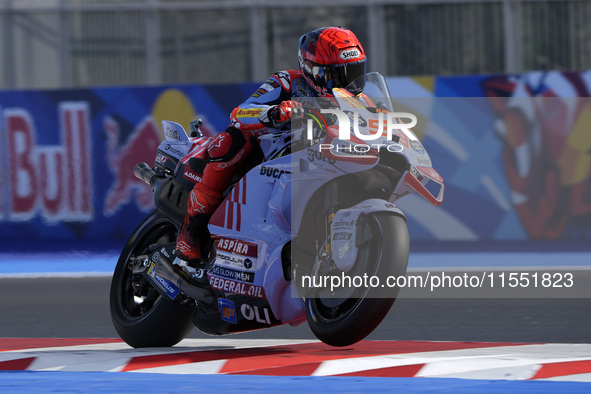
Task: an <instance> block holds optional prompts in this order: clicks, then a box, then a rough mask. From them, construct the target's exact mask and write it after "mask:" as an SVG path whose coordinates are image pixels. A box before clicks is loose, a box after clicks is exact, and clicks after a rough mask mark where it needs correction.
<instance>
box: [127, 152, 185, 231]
mask: <svg viewBox="0 0 591 394" xmlns="http://www.w3.org/2000/svg"><path fill="white" fill-rule="evenodd" d="M133 174H134V175H135V176H136V178H138V179H140V180H141V181H144V182H145V183H147V184H148V185H150V187H151V188H152V190H154V205H155V206H156V207H157V208H158V209H159V210H161V211H162V212H164V214H166V215H167V216H168V217H169V218H170V219H172V220H173V221H175V222H176V223H179V224H182V223H183V221H184V220H185V215H186V213H187V201H188V200H189V191H188V190H186V189H185V188H184V187H183V186H182V185H181V184H180V183H178V181H177V180H176V179H174V177H172V176H160V175H158V174H156V172H155V171H154V170H153V169H152V168H151V167H150V166H149V165H148V164H146V163H143V162H142V163H138V164H136V165H135V167H134V169H133Z"/></svg>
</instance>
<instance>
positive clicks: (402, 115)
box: [307, 108, 418, 153]
mask: <svg viewBox="0 0 591 394" xmlns="http://www.w3.org/2000/svg"><path fill="white" fill-rule="evenodd" d="M320 113H322V114H332V115H335V116H336V117H337V120H338V124H339V134H338V139H339V140H340V141H351V131H353V135H354V136H355V137H356V138H357V139H359V140H361V141H363V142H365V144H347V145H346V146H339V145H334V144H320V151H322V150H323V149H326V150H333V151H334V150H336V151H337V152H338V151H339V150H340V151H349V152H350V153H353V152H357V153H363V152H367V151H368V150H369V149H370V148H376V149H379V148H381V147H383V148H386V149H387V150H388V151H391V152H400V151H402V149H403V147H402V145H400V144H397V143H396V141H398V140H400V137H401V135H402V136H403V138H404V139H409V140H418V139H417V137H416V136H415V135H414V133H413V132H412V131H411V130H410V129H411V128H413V127H415V126H416V125H417V117H416V116H415V115H413V114H411V113H409V112H385V113H384V112H379V113H377V114H376V118H375V119H369V121H366V120H365V119H363V118H362V117H361V116H360V115H359V114H358V113H354V114H351V112H350V111H347V112H344V111H341V110H338V109H333V108H331V109H321V110H320ZM403 119H409V120H410V122H408V123H403V122H402V120H403ZM351 123H352V124H351ZM360 126H361V128H360ZM307 138H308V139H309V140H310V141H312V140H313V139H314V130H313V122H312V120H311V119H308V122H307ZM394 138H396V141H394ZM379 139H382V142H381V143H379V141H377V140H379ZM384 140H385V141H384ZM372 141H373V142H374V143H368V142H372Z"/></svg>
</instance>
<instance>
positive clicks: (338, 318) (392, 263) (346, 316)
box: [306, 213, 410, 346]
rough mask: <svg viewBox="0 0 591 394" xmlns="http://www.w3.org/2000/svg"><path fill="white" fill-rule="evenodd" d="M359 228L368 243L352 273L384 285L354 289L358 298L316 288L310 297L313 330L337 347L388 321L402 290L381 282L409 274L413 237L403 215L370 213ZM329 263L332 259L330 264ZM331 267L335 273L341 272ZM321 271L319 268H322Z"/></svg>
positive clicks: (308, 310)
mask: <svg viewBox="0 0 591 394" xmlns="http://www.w3.org/2000/svg"><path fill="white" fill-rule="evenodd" d="M357 232H362V234H363V238H364V239H365V240H367V242H364V243H361V244H360V245H359V246H358V254H357V259H356V261H355V265H354V267H353V269H352V270H351V271H350V272H347V275H349V277H351V275H355V277H360V276H363V275H364V274H367V276H368V277H372V276H375V277H377V278H379V281H380V283H381V284H380V285H378V287H377V288H372V287H371V286H367V287H366V288H357V289H354V292H353V294H354V295H355V296H354V297H349V298H338V293H337V296H336V297H335V296H334V293H333V296H331V295H330V294H329V292H328V291H327V290H326V289H319V290H317V291H313V292H312V293H313V296H311V297H308V298H306V317H307V320H308V325H309V326H310V329H311V330H312V332H313V333H314V335H315V336H316V337H317V338H318V339H320V340H321V341H322V342H324V343H326V344H328V345H332V346H348V345H351V344H353V343H356V342H358V341H360V340H362V339H363V338H365V337H366V336H367V335H369V334H370V333H371V332H372V331H373V330H374V329H375V328H376V327H377V326H378V325H379V324H380V322H381V321H382V320H383V319H384V317H385V316H386V314H387V313H388V311H389V310H390V308H391V307H392V305H393V304H394V301H395V300H396V296H397V294H398V289H395V288H392V289H388V290H389V292H384V288H383V287H382V286H381V285H382V284H385V283H386V280H387V278H388V277H389V276H397V277H398V276H402V275H405V274H406V267H407V264H408V256H409V248H410V241H409V236H408V229H407V227H406V221H405V220H404V219H403V218H402V217H400V216H397V215H393V214H388V213H376V214H372V215H368V216H366V217H365V219H364V220H362V221H359V223H358V227H357ZM328 265H330V262H327V263H325V266H328ZM332 265H333V267H332V269H333V271H332V273H333V274H336V273H335V271H334V264H332ZM322 271H323V269H322V267H320V269H319V271H318V272H320V273H321V272H322ZM339 272H340V271H339ZM341 274H342V273H341ZM373 283H377V281H376V282H372V284H373ZM353 284H355V281H353Z"/></svg>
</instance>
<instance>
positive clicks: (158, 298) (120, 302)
mask: <svg viewBox="0 0 591 394" xmlns="http://www.w3.org/2000/svg"><path fill="white" fill-rule="evenodd" d="M177 233H178V227H177V225H176V224H175V223H174V222H172V221H171V220H170V219H169V218H168V217H166V216H165V215H164V214H162V213H161V212H160V211H158V210H155V211H153V212H152V213H151V214H150V215H149V216H148V217H147V218H146V219H144V221H143V222H142V223H141V224H140V225H139V226H138V228H137V229H136V230H135V231H134V233H133V234H132V236H131V237H130V239H129V241H127V244H126V245H125V247H124V248H123V251H122V252H121V256H120V257H119V260H118V262H117V266H116V268H115V272H114V274H113V279H112V281H111V292H110V307H111V319H112V320H113V325H114V326H115V329H116V330H117V333H119V336H120V337H121V339H123V340H124V341H125V342H126V343H127V344H128V345H130V346H132V347H136V348H137V347H168V346H173V345H175V344H176V343H178V342H180V341H181V340H182V339H183V338H185V336H187V335H188V334H189V332H191V330H192V329H193V327H194V326H193V315H194V314H195V308H194V307H193V306H192V305H191V304H187V305H182V304H179V303H177V302H173V301H171V300H170V299H168V298H166V297H163V296H162V295H161V294H160V293H158V291H157V290H156V289H154V288H153V287H152V286H151V285H150V284H149V282H148V281H147V280H146V279H144V278H143V277H142V275H141V274H137V273H133V272H132V270H131V269H130V267H129V261H130V259H131V258H133V257H135V256H140V255H143V254H147V253H148V248H150V249H152V248H154V247H155V246H156V245H166V244H170V243H172V242H174V241H175V239H176V235H177ZM152 250H153V249H152Z"/></svg>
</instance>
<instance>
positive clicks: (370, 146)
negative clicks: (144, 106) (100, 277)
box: [110, 73, 444, 347]
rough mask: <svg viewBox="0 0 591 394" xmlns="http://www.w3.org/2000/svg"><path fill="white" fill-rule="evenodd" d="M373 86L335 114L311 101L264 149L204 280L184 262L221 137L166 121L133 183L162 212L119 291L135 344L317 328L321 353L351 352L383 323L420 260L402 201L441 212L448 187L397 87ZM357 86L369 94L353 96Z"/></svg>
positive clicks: (349, 97) (222, 216)
mask: <svg viewBox="0 0 591 394" xmlns="http://www.w3.org/2000/svg"><path fill="white" fill-rule="evenodd" d="M362 82H363V84H362V85H360V81H355V82H353V84H352V86H351V87H347V88H346V89H336V88H335V89H333V94H334V98H331V99H328V100H327V101H328V105H327V106H323V105H324V104H322V103H321V105H319V104H318V102H317V101H315V100H311V99H310V100H306V99H302V108H303V109H304V110H303V111H301V112H303V114H300V115H301V116H294V120H293V121H292V125H291V126H292V127H291V128H290V130H289V131H284V132H279V131H278V132H275V133H268V134H265V135H263V136H261V137H259V145H260V151H259V152H258V153H257V154H255V155H252V156H253V158H251V159H250V160H251V162H250V164H248V165H245V166H244V169H243V170H242V171H237V173H236V174H235V175H234V178H233V179H232V181H231V182H230V186H229V187H228V189H227V190H226V192H225V199H224V200H223V202H222V204H221V205H220V206H219V207H218V209H217V210H216V211H215V212H214V214H213V216H212V217H211V219H210V222H209V231H210V233H211V239H212V243H210V245H211V248H210V251H209V252H208V253H206V254H205V255H204V259H203V261H202V263H201V265H200V266H199V267H191V266H189V265H187V264H186V263H185V262H184V261H182V260H180V259H178V258H176V257H175V256H174V249H175V240H176V237H177V234H178V231H179V229H180V226H181V224H182V223H183V219H184V217H185V213H186V207H187V199H188V197H189V192H190V191H191V190H192V188H193V186H194V184H195V183H196V182H199V180H200V179H201V176H202V174H203V170H204V167H205V165H206V163H207V162H206V160H205V159H204V155H205V151H206V149H207V145H208V143H209V142H210V141H211V138H210V137H206V136H203V135H202V134H201V132H200V130H199V125H200V123H199V121H194V122H192V123H191V133H190V135H188V134H187V133H186V131H185V130H184V128H183V127H182V126H181V125H179V124H178V123H175V122H172V121H166V120H165V121H162V127H163V134H164V138H165V139H164V141H163V142H162V143H161V144H160V146H159V147H158V151H157V152H156V158H155V162H154V165H153V166H150V165H148V164H146V163H138V164H137V165H136V167H135V170H134V173H135V176H136V177H138V178H139V179H141V180H143V181H144V182H146V183H148V184H149V185H150V186H151V187H152V189H153V191H154V204H155V207H156V209H155V210H154V211H153V212H151V213H150V214H149V215H148V216H147V217H146V218H145V219H144V220H143V221H142V223H141V224H139V226H138V227H137V229H136V230H135V231H134V232H133V234H132V235H131V237H130V238H129V240H128V242H127V244H126V245H125V247H124V249H123V251H122V253H121V255H120V257H119V260H118V262H117V266H116V268H115V272H114V274H113V278H112V283H111V291H110V309H111V316H112V320H113V324H114V326H115V328H116V330H117V332H118V334H119V335H120V337H121V338H122V339H123V340H124V341H125V342H126V343H127V344H129V345H130V346H132V347H155V346H173V345H175V344H176V343H178V342H179V341H181V340H182V339H183V338H184V337H185V336H187V335H188V334H189V333H190V331H191V330H192V329H193V328H194V327H197V328H198V329H199V330H200V331H202V332H204V333H207V334H212V335H224V334H230V333H238V332H244V331H249V330H256V329H262V328H268V327H273V326H277V325H282V324H291V325H294V326H295V325H298V324H301V323H303V322H306V321H307V323H308V325H309V327H310V329H311V331H312V332H313V333H314V335H315V336H316V337H317V338H318V339H320V340H321V341H323V342H325V343H326V344H329V345H332V346H347V345H350V344H353V343H355V342H357V341H359V340H361V339H363V338H365V337H366V336H367V335H369V334H370V333H371V332H372V331H373V330H374V329H375V328H376V327H377V326H378V325H379V324H380V322H381V321H382V320H383V318H384V317H385V316H386V314H387V313H388V312H389V310H390V309H391V307H392V305H393V303H394V301H395V300H396V297H397V295H398V292H399V288H397V287H396V286H385V285H384V283H385V282H384V281H385V280H386V278H389V277H394V278H395V277H400V276H404V275H405V274H406V268H407V264H408V257H409V243H410V241H409V235H408V230H407V226H406V217H405V215H404V213H403V212H402V211H401V210H400V209H399V208H398V207H397V206H396V205H395V204H394V202H395V201H396V200H397V199H399V198H401V197H403V196H405V195H407V194H409V193H412V192H417V193H418V194H420V195H421V196H423V197H424V198H426V199H427V200H428V201H429V202H431V203H433V204H435V205H439V204H441V202H442V201H443V191H444V184H443V179H442V178H441V176H439V174H438V173H437V172H436V171H435V170H434V169H433V167H432V165H431V160H430V158H429V155H428V154H427V152H426V151H425V148H424V147H423V146H422V144H421V143H420V141H419V139H418V138H417V137H416V135H415V134H414V133H413V132H412V130H411V129H410V127H404V126H401V124H402V123H401V122H400V118H399V117H398V115H399V114H398V113H396V112H395V111H394V108H393V107H394V106H393V104H392V99H391V96H390V93H389V91H388V88H387V85H386V82H385V80H384V78H383V77H382V76H381V75H380V74H378V73H369V74H366V75H365V76H364V80H363V81H362ZM355 86H364V88H363V92H362V93H359V94H357V95H354V94H352V93H350V91H354V88H355ZM307 101H310V102H307ZM325 101H326V100H325ZM394 115H396V116H394ZM351 123H353V125H352V126H351ZM437 189H438V190H437ZM363 278H365V281H364V280H363ZM368 278H369V279H370V280H369V283H368V280H367V279H368ZM378 282H379V283H378Z"/></svg>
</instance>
